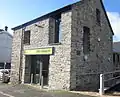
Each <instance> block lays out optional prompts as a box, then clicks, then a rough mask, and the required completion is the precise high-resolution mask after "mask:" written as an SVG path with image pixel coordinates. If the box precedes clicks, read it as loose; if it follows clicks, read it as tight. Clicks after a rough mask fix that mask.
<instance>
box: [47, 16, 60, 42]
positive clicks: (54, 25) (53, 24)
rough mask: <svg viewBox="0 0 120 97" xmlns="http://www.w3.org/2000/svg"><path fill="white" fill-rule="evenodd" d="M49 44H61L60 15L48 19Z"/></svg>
mask: <svg viewBox="0 0 120 97" xmlns="http://www.w3.org/2000/svg"><path fill="white" fill-rule="evenodd" d="M49 31H50V32H49V43H60V42H61V14H57V15H54V16H52V17H51V18H50V29H49Z"/></svg>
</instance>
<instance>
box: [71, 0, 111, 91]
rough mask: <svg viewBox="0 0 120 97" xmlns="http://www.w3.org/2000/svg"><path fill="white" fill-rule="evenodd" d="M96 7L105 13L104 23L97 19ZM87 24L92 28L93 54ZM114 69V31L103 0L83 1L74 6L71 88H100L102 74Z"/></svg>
mask: <svg viewBox="0 0 120 97" xmlns="http://www.w3.org/2000/svg"><path fill="white" fill-rule="evenodd" d="M96 8H98V9H99V10H100V12H101V26H100V25H98V24H97V22H96ZM83 26H87V27H89V28H90V53H89V54H88V55H86V56H85V55H84V53H83ZM99 39H100V42H99ZM77 52H79V53H80V54H78V55H77ZM85 57H87V58H88V59H87V60H85ZM112 70H113V64H112V32H111V30H110V27H109V25H108V22H107V19H106V16H105V14H104V11H103V8H102V6H101V3H100V0H82V1H81V2H78V3H76V4H74V5H73V8H72V37H71V89H75V88H76V89H82V90H84V89H85V90H88V89H89V90H93V89H94V90H97V89H98V88H99V73H103V72H107V71H112Z"/></svg>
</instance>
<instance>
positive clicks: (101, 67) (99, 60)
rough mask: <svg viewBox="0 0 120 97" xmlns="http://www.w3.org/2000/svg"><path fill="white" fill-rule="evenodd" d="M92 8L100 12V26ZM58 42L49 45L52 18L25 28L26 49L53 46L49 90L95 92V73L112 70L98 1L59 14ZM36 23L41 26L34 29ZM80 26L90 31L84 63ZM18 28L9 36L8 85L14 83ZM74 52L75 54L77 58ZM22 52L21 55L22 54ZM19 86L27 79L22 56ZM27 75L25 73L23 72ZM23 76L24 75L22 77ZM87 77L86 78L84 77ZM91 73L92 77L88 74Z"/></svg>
mask: <svg viewBox="0 0 120 97" xmlns="http://www.w3.org/2000/svg"><path fill="white" fill-rule="evenodd" d="M96 8H98V9H100V11H101V26H99V25H98V24H97V23H96ZM61 21H62V22H61V36H62V39H61V43H58V44H49V42H52V41H54V39H50V37H53V35H54V33H53V32H54V26H55V25H54V19H53V18H51V17H50V18H48V19H43V20H41V21H39V22H36V23H34V24H31V25H28V26H27V27H25V30H30V31H31V36H30V45H24V47H23V51H24V50H26V49H36V48H45V47H55V52H54V55H50V60H49V82H48V84H49V89H56V90H62V89H67V90H72V89H77V88H79V89H98V88H99V73H103V72H106V71H112V69H113V64H112V59H113V58H112V39H111V37H112V32H111V30H110V27H109V25H108V22H107V19H106V17H105V14H104V11H103V9H102V7H101V3H100V0H82V1H80V2H77V3H75V4H73V5H72V10H70V11H67V12H63V13H62V14H61ZM35 24H38V25H39V26H42V28H41V27H36V26H35ZM83 26H87V27H89V28H90V53H89V54H88V55H87V56H86V57H87V58H88V59H87V60H84V58H85V55H84V53H83ZM21 35H22V29H19V30H16V31H15V32H14V36H13V47H12V69H11V71H12V72H11V82H12V83H18V79H19V66H20V49H21ZM98 39H100V41H98ZM77 52H79V54H78V55H77ZM22 53H23V52H22ZM22 55H23V56H22V79H21V80H22V83H24V82H26V81H28V80H29V79H30V75H29V72H30V69H26V70H27V71H25V68H28V67H29V63H26V62H25V59H26V56H25V55H24V53H23V54H22ZM27 72H28V73H27ZM25 73H27V74H28V75H26V74H25ZM84 74H87V75H84ZM91 74H92V75H91Z"/></svg>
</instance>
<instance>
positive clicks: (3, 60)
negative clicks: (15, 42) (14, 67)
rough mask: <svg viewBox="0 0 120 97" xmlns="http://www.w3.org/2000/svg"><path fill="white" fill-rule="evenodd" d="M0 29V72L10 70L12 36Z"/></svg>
mask: <svg viewBox="0 0 120 97" xmlns="http://www.w3.org/2000/svg"><path fill="white" fill-rule="evenodd" d="M7 29H8V27H7V26H5V30H3V29H0V70H2V69H4V68H5V69H10V68H11V53H12V38H13V36H12V35H11V34H10V33H9V32H8V31H7Z"/></svg>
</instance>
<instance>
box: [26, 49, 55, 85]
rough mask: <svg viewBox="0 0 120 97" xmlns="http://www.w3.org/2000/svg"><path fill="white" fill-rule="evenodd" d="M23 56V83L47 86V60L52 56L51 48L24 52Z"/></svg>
mask: <svg viewBox="0 0 120 97" xmlns="http://www.w3.org/2000/svg"><path fill="white" fill-rule="evenodd" d="M24 54H25V74H24V83H30V84H37V85H41V84H43V85H44V86H47V85H48V79H49V58H50V55H52V54H53V48H40V49H31V50H25V51H24ZM42 82H43V83H42Z"/></svg>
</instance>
